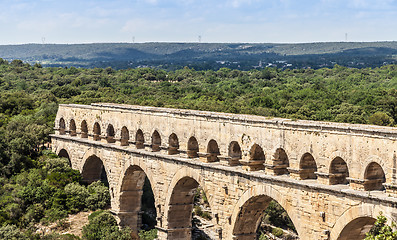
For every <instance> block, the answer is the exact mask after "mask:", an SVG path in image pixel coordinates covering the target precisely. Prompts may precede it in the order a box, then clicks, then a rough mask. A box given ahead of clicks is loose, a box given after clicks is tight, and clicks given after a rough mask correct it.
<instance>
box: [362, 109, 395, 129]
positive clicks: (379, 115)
mask: <svg viewBox="0 0 397 240" xmlns="http://www.w3.org/2000/svg"><path fill="white" fill-rule="evenodd" d="M368 122H369V123H370V124H374V125H379V126H391V125H393V124H394V120H393V118H391V117H390V116H389V115H387V113H384V112H376V113H374V114H372V115H371V116H370V117H369V119H368Z"/></svg>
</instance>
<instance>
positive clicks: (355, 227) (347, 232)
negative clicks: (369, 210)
mask: <svg viewBox="0 0 397 240" xmlns="http://www.w3.org/2000/svg"><path fill="white" fill-rule="evenodd" d="M375 221H376V219H375V218H372V217H359V218H356V219H354V220H352V221H351V222H349V223H348V224H347V225H346V226H345V228H344V229H343V230H342V232H341V233H340V234H339V236H338V240H351V239H355V240H360V239H364V238H365V233H367V232H369V230H371V228H372V226H373V225H374V223H375Z"/></svg>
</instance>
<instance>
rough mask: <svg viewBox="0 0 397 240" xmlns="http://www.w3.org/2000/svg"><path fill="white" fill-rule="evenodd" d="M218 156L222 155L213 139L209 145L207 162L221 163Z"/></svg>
mask: <svg viewBox="0 0 397 240" xmlns="http://www.w3.org/2000/svg"><path fill="white" fill-rule="evenodd" d="M218 155H220V152H219V147H218V143H217V142H216V141H215V140H214V139H211V140H210V141H209V142H208V145H207V161H208V162H217V161H219V158H218Z"/></svg>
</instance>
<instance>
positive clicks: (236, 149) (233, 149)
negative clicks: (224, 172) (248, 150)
mask: <svg viewBox="0 0 397 240" xmlns="http://www.w3.org/2000/svg"><path fill="white" fill-rule="evenodd" d="M228 155H229V157H231V158H233V159H241V157H242V151H241V147H240V144H238V142H237V141H232V142H231V143H230V144H229V149H228Z"/></svg>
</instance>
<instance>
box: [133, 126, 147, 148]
mask: <svg viewBox="0 0 397 240" xmlns="http://www.w3.org/2000/svg"><path fill="white" fill-rule="evenodd" d="M144 144H145V137H144V135H143V132H142V130H141V129H138V131H136V134H135V146H136V148H137V149H143V148H145V145H144Z"/></svg>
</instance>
